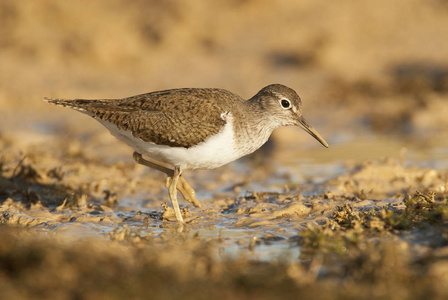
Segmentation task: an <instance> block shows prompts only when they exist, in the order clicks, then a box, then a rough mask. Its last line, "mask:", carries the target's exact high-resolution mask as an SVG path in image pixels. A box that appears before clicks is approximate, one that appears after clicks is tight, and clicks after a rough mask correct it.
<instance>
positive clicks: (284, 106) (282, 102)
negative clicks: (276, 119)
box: [281, 99, 291, 108]
mask: <svg viewBox="0 0 448 300" xmlns="http://www.w3.org/2000/svg"><path fill="white" fill-rule="evenodd" d="M281 104H282V107H283V108H290V107H291V102H289V100H286V99H283V100H282V101H281Z"/></svg>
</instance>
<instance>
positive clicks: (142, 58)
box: [0, 0, 448, 168]
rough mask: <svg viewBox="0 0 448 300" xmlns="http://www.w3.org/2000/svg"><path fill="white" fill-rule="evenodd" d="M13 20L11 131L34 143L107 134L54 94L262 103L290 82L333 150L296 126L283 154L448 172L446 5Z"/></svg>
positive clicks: (60, 4) (75, 14)
mask: <svg viewBox="0 0 448 300" xmlns="http://www.w3.org/2000/svg"><path fill="white" fill-rule="evenodd" d="M0 23H1V26H0V114H1V121H0V126H1V127H0V130H1V135H2V136H3V137H9V138H10V139H13V137H15V138H16V140H17V138H18V140H19V142H20V143H22V144H24V145H28V144H29V143H32V142H36V141H42V139H43V137H42V136H45V135H47V134H48V133H51V134H55V133H56V134H60V135H67V134H68V132H73V133H72V135H71V137H72V138H76V137H79V136H82V134H88V133H89V132H94V133H98V132H101V133H98V134H103V133H102V132H104V134H105V135H108V133H107V132H106V131H105V130H104V129H102V128H101V126H100V125H99V124H96V123H95V122H94V121H91V120H89V119H88V118H87V117H85V116H83V115H81V114H77V113H73V112H72V111H70V110H68V109H62V108H58V107H53V106H50V105H48V104H46V103H44V102H43V101H42V98H43V97H44V96H50V97H62V98H87V99H89V98H121V97H126V96H132V95H136V94H140V93H146V92H151V91H156V90H162V89H170V88H180V87H217V88H225V89H228V90H230V91H233V92H235V93H237V94H239V95H241V96H242V97H243V98H250V97H251V96H252V95H254V94H255V93H256V92H257V91H258V90H259V89H261V88H262V87H263V86H265V85H268V84H271V83H282V84H285V85H287V86H289V87H291V88H293V89H295V90H296V91H298V93H299V95H300V96H301V97H302V100H303V103H304V104H303V106H304V115H305V117H306V118H307V119H308V121H309V122H310V123H311V124H312V125H313V126H314V127H315V128H316V129H318V131H319V132H320V133H321V134H322V135H323V136H324V137H325V138H326V139H327V141H328V142H329V143H330V144H331V145H332V148H330V150H325V149H323V148H321V147H320V145H319V144H318V143H316V142H315V141H314V140H313V139H312V138H310V137H309V136H307V135H305V134H303V133H302V132H300V133H299V131H298V129H290V128H288V129H283V130H279V131H278V132H277V133H276V134H275V136H274V141H276V142H275V143H274V146H276V147H278V148H277V149H283V150H287V149H289V150H293V151H289V152H281V151H280V152H278V151H277V152H276V153H281V154H279V155H281V156H283V155H286V156H288V155H289V156H290V157H296V155H299V154H297V153H298V151H297V150H301V151H302V152H301V153H304V154H303V155H304V156H309V155H310V154H313V156H314V159H316V160H320V161H322V162H324V163H325V162H329V161H333V160H341V161H343V160H347V159H355V160H363V159H368V158H377V157H381V156H397V157H399V156H400V155H405V154H404V153H407V154H406V155H408V156H407V157H408V158H409V159H411V160H412V161H416V162H419V163H420V162H423V163H426V164H430V165H431V166H432V167H435V168H444V167H446V166H447V164H446V161H447V160H446V158H447V157H448V153H447V150H446V149H447V145H448V143H447V137H448V134H447V133H448V118H447V115H448V98H447V97H448V38H447V37H448V1H446V0H397V1H392V2H391V1H374V2H372V1H367V0H359V1H348V0H346V1H344V0H340V1H323V0H301V1H278V2H275V3H274V2H272V1H261V0H244V1H236V0H232V1H224V0H218V1H206V0H194V1H193V0H191V1H174V0H168V1H157V0H150V1H143V0H136V1H132V2H129V1H125V0H97V1H58V0H40V1H15V0H2V1H1V2H0ZM58 128H59V129H58ZM61 128H62V129H61ZM58 130H59V131H58ZM86 132H87V133H86ZM291 133H292V134H291ZM92 134H93V133H92ZM104 139H106V140H107V139H108V138H106V137H104ZM110 139H111V141H112V138H111V137H110ZM103 142H104V140H103ZM282 145H283V146H282ZM307 151H312V152H307ZM128 152H129V150H128ZM285 153H287V154H285Z"/></svg>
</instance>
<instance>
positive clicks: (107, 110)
mask: <svg viewBox="0 0 448 300" xmlns="http://www.w3.org/2000/svg"><path fill="white" fill-rule="evenodd" d="M229 97H238V96H236V95H234V94H232V93H230V92H228V91H225V90H218V89H178V90H168V91H162V92H154V93H149V94H143V95H138V96H134V97H130V98H125V99H121V100H58V99H51V100H50V99H49V102H51V103H54V104H59V105H63V106H69V107H72V108H75V109H78V110H81V111H85V112H88V113H89V114H90V115H92V116H93V117H94V118H98V119H102V120H104V121H108V122H111V123H113V124H115V125H117V126H118V127H119V128H120V129H122V130H129V131H131V132H132V134H133V135H134V136H135V137H138V138H140V139H142V140H143V141H146V142H153V143H156V144H158V145H167V146H174V147H185V148H189V147H192V146H195V145H197V144H199V143H201V142H203V141H204V140H205V139H206V138H207V137H208V136H210V135H214V134H216V133H218V132H219V131H220V130H221V128H222V127H223V126H224V125H225V121H224V120H223V119H222V118H221V114H222V113H224V112H225V111H226V109H225V104H226V103H227V101H226V100H227V99H228V98H229ZM238 98H239V97H238ZM223 105H224V106H223Z"/></svg>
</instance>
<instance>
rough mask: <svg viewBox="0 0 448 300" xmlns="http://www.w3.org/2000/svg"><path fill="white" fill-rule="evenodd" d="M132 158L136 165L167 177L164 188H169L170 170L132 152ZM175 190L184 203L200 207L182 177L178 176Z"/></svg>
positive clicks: (171, 173) (172, 173) (191, 189)
mask: <svg viewBox="0 0 448 300" xmlns="http://www.w3.org/2000/svg"><path fill="white" fill-rule="evenodd" d="M133 157H134V160H135V161H136V162H137V163H139V164H141V165H144V166H147V167H149V168H153V169H156V170H158V171H160V172H163V173H165V174H166V175H168V178H167V181H166V185H165V186H166V188H168V187H169V186H170V183H171V178H172V177H173V176H174V171H173V170H171V169H170V168H167V167H165V166H162V165H161V164H160V163H159V162H155V161H149V160H146V159H144V158H143V157H142V155H141V154H140V153H138V152H134V154H133ZM176 188H177V190H178V191H179V192H180V193H181V194H182V197H184V199H185V200H186V201H188V202H190V203H192V204H193V205H194V206H196V207H202V206H201V203H200V202H199V201H198V199H197V198H196V192H195V191H194V189H193V188H192V187H191V186H190V185H189V184H188V182H187V181H186V180H185V179H184V178H183V177H182V176H179V180H178V182H177V187H176Z"/></svg>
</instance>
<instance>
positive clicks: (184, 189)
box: [165, 176, 202, 207]
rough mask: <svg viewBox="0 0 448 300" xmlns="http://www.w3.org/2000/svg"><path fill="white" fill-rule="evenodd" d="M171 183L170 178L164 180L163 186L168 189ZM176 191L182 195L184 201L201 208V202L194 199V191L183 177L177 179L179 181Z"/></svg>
mask: <svg viewBox="0 0 448 300" xmlns="http://www.w3.org/2000/svg"><path fill="white" fill-rule="evenodd" d="M170 183H171V177H167V178H166V184H165V186H166V187H167V188H168V187H169V186H170ZM177 189H178V190H179V192H180V193H181V194H182V197H184V199H185V200H187V201H188V202H190V203H192V204H193V205H194V206H196V207H202V205H201V202H199V201H198V199H197V198H196V192H195V191H194V189H193V188H192V187H191V186H190V185H189V184H188V182H187V181H186V180H185V178H184V177H183V176H180V177H179V181H178V182H177Z"/></svg>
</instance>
